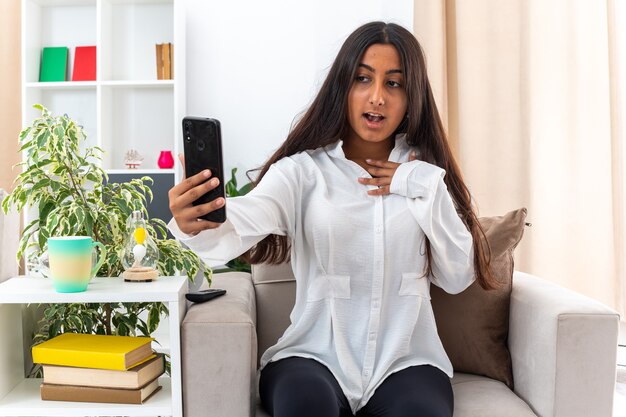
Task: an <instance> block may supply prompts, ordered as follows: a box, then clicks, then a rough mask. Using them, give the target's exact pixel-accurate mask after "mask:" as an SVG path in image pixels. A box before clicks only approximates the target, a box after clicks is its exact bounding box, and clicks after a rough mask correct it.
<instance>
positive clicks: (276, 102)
mask: <svg viewBox="0 0 626 417" xmlns="http://www.w3.org/2000/svg"><path fill="white" fill-rule="evenodd" d="M183 3H184V5H185V10H186V25H187V29H186V31H187V38H186V43H187V65H186V66H187V74H186V75H187V113H188V114H189V115H194V116H204V117H214V118H217V119H219V120H220V121H221V123H222V137H223V144H224V154H225V155H224V158H225V161H224V162H225V165H226V167H225V168H226V169H227V171H226V172H225V175H226V177H227V178H228V177H229V176H230V169H231V168H232V167H233V166H236V167H238V169H239V174H240V175H238V178H239V179H240V180H241V179H242V178H244V177H243V176H242V175H243V174H242V172H244V171H245V170H247V169H251V168H256V167H258V166H259V165H261V164H262V163H263V162H264V161H265V160H266V159H267V158H268V157H269V156H270V155H271V154H272V152H273V151H274V150H275V149H276V148H277V147H278V146H279V145H280V144H281V143H282V142H283V141H284V140H285V138H286V136H287V133H288V132H289V129H290V126H291V124H292V121H293V120H294V118H295V117H296V116H297V115H298V114H299V113H301V112H302V111H303V110H304V109H306V107H307V106H308V104H309V103H310V102H311V101H312V99H313V97H314V95H315V93H316V92H317V90H318V88H319V86H320V85H321V83H322V81H323V78H324V76H325V74H326V72H327V70H328V68H330V65H331V64H332V61H333V59H334V57H335V55H336V54H337V52H338V51H339V48H340V47H341V44H342V43H343V41H344V40H345V38H346V37H347V36H348V35H349V34H350V33H351V32H352V31H353V30H354V29H356V28H357V27H358V26H360V25H361V24H363V23H366V22H368V21H372V20H383V21H388V22H394V23H399V24H401V25H403V26H404V27H406V28H407V29H409V30H411V31H412V30H413V0H346V1H342V0H316V1H308V2H301V1H286V0H285V1H280V0H261V1H252V0H250V1H226V0H222V1H206V0H183Z"/></svg>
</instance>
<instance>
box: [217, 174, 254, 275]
mask: <svg viewBox="0 0 626 417" xmlns="http://www.w3.org/2000/svg"><path fill="white" fill-rule="evenodd" d="M253 187H254V184H253V183H252V182H248V183H246V184H244V185H243V186H242V187H241V188H237V168H233V169H232V171H231V172H230V180H228V182H227V183H226V185H225V186H224V188H225V189H226V195H227V196H228V197H239V196H242V195H246V194H248V193H249V192H250V190H252V188H253ZM231 271H240V272H251V271H252V268H251V267H250V264H249V263H248V262H246V261H244V260H243V259H242V258H241V257H239V258H235V259H232V260H230V261H228V262H227V263H226V268H222V269H216V270H215V273H220V272H231Z"/></svg>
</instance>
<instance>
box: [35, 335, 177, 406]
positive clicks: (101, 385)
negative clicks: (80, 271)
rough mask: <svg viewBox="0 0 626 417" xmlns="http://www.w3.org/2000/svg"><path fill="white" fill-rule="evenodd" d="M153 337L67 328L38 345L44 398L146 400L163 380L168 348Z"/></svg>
mask: <svg viewBox="0 0 626 417" xmlns="http://www.w3.org/2000/svg"><path fill="white" fill-rule="evenodd" d="M151 342H152V338H149V337H131V336H108V335H94V334H77V333H64V334H62V335H59V336H57V337H54V338H52V339H50V340H48V341H46V342H43V343H41V344H39V345H36V346H33V349H32V353H33V362H34V363H39V364H42V367H43V383H42V384H41V399H42V400H53V401H78V402H98V403H122V404H142V403H143V402H144V401H146V400H147V399H148V398H150V397H151V396H152V395H154V394H155V393H156V392H157V391H158V390H159V389H161V386H160V385H159V381H158V378H159V376H160V375H162V374H163V372H164V371H165V362H164V358H163V355H162V354H155V353H154V352H153V351H152V347H151Z"/></svg>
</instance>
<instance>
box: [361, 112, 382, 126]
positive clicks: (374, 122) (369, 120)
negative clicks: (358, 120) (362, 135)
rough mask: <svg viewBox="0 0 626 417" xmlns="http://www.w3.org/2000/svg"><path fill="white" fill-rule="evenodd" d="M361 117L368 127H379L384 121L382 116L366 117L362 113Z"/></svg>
mask: <svg viewBox="0 0 626 417" xmlns="http://www.w3.org/2000/svg"><path fill="white" fill-rule="evenodd" d="M363 119H364V120H365V125H366V126H367V127H368V128H370V129H380V128H381V127H382V126H383V123H384V122H385V118H384V117H382V116H381V117H368V115H367V114H364V115H363Z"/></svg>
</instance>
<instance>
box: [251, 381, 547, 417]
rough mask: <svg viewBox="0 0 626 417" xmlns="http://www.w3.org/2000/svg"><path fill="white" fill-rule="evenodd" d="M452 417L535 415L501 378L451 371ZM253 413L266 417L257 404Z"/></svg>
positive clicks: (528, 416)
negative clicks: (452, 392)
mask: <svg viewBox="0 0 626 417" xmlns="http://www.w3.org/2000/svg"><path fill="white" fill-rule="evenodd" d="M452 390H453V391H454V417H511V416H515V417H537V415H536V414H535V413H533V411H532V410H531V409H530V407H529V406H528V405H527V404H526V403H525V402H524V401H522V399H521V398H519V397H518V396H517V395H515V393H514V392H513V391H511V390H510V389H508V388H507V386H506V385H504V384H503V383H502V382H499V381H495V380H493V379H490V378H486V377H483V376H478V375H469V374H463V373H455V374H454V378H452ZM256 417H270V416H269V414H267V413H266V412H265V411H264V410H263V409H262V408H261V406H260V405H258V407H257V411H256Z"/></svg>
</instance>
